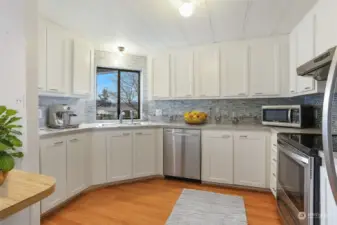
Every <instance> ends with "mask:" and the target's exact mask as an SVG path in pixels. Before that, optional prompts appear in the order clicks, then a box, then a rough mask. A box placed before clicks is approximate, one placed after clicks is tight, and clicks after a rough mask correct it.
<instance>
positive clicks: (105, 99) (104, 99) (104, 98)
mask: <svg viewBox="0 0 337 225" xmlns="http://www.w3.org/2000/svg"><path fill="white" fill-rule="evenodd" d="M111 95H112V93H111V92H109V91H108V89H107V88H103V90H102V93H101V94H99V95H98V98H99V100H98V101H97V106H105V107H107V106H110V105H111V104H112V103H111V100H110V96H111Z"/></svg>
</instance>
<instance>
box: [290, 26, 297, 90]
mask: <svg viewBox="0 0 337 225" xmlns="http://www.w3.org/2000/svg"><path fill="white" fill-rule="evenodd" d="M289 48H290V49H289V91H290V95H296V94H297V71H296V69H297V65H298V62H297V51H298V49H297V31H296V30H293V32H292V33H291V34H290V35H289Z"/></svg>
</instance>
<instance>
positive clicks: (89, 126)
mask: <svg viewBox="0 0 337 225" xmlns="http://www.w3.org/2000/svg"><path fill="white" fill-rule="evenodd" d="M136 128H190V129H193V128H195V129H212V130H214V129H219V130H258V131H273V132H279V133H310V134H320V133H321V130H320V129H318V128H311V129H296V128H282V127H270V126H263V125H261V124H238V125H234V124H205V125H188V124H185V123H158V122H137V123H135V124H133V125H132V124H130V123H124V124H119V123H85V124H81V125H80V126H79V128H71V129H61V130H59V129H49V128H41V129H40V130H39V135H40V137H50V136H53V135H57V134H66V133H73V132H82V131H89V130H104V129H136Z"/></svg>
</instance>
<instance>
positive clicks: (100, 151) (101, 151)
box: [90, 132, 108, 185]
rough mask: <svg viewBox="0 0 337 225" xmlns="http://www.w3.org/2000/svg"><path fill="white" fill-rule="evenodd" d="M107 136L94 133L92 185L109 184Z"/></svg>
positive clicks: (92, 138)
mask: <svg viewBox="0 0 337 225" xmlns="http://www.w3.org/2000/svg"><path fill="white" fill-rule="evenodd" d="M107 134H108V132H94V133H93V134H92V137H91V143H92V145H91V148H92V150H91V151H90V159H91V184H92V185H98V184H104V183H106V182H107Z"/></svg>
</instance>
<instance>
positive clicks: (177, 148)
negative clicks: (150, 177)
mask: <svg viewBox="0 0 337 225" xmlns="http://www.w3.org/2000/svg"><path fill="white" fill-rule="evenodd" d="M200 136H201V134H200V130H195V129H165V130H164V175H165V176H170V177H178V178H188V179H194V180H200V179H201V138H200Z"/></svg>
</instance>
